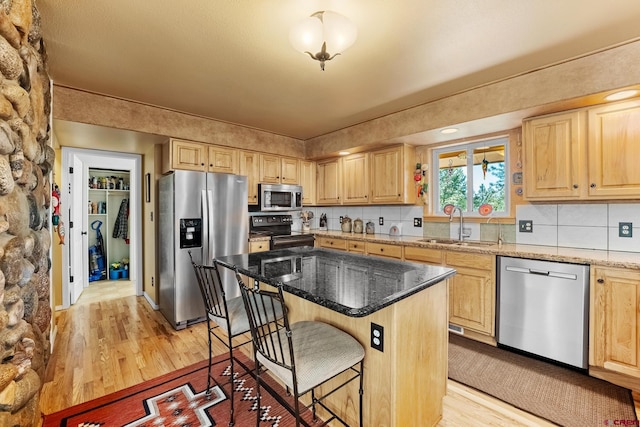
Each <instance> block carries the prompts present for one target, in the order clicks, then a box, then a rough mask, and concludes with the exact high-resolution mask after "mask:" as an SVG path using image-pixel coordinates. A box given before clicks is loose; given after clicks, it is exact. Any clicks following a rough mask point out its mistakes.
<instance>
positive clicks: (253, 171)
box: [239, 151, 260, 205]
mask: <svg viewBox="0 0 640 427" xmlns="http://www.w3.org/2000/svg"><path fill="white" fill-rule="evenodd" d="M259 158H260V155H259V154H258V153H256V152H254V151H240V165H239V171H240V172H239V174H240V175H245V176H246V177H247V183H248V184H249V194H248V202H249V204H250V205H257V204H258V178H259V173H260V159H259Z"/></svg>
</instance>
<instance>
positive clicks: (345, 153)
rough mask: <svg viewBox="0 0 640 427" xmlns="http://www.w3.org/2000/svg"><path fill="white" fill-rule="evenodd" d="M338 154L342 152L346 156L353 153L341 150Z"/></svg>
mask: <svg viewBox="0 0 640 427" xmlns="http://www.w3.org/2000/svg"><path fill="white" fill-rule="evenodd" d="M338 154H340V155H341V156H346V155H348V154H351V153H349V152H348V151H339V152H338Z"/></svg>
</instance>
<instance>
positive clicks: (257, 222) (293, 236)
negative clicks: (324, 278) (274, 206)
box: [249, 214, 315, 249]
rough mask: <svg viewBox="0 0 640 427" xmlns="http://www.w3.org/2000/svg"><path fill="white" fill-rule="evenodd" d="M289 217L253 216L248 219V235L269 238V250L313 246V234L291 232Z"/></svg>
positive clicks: (291, 218)
mask: <svg viewBox="0 0 640 427" xmlns="http://www.w3.org/2000/svg"><path fill="white" fill-rule="evenodd" d="M292 223H293V217H292V216H291V215H281V214H277V215H255V216H251V217H250V218H249V234H250V235H254V236H255V235H259V236H269V237H270V238H271V239H270V241H269V248H270V249H284V248H293V247H296V246H313V245H314V242H315V239H314V237H313V234H309V233H302V232H299V231H291V224H292Z"/></svg>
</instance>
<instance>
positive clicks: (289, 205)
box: [258, 184, 302, 212]
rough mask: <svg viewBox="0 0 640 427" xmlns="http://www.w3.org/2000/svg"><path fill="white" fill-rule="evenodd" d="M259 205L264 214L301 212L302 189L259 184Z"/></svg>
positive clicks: (297, 186) (283, 185) (290, 186)
mask: <svg viewBox="0 0 640 427" xmlns="http://www.w3.org/2000/svg"><path fill="white" fill-rule="evenodd" d="M258 205H259V206H260V210H261V211H262V212H277V211H299V210H301V209H302V187H301V186H299V185H286V184H258Z"/></svg>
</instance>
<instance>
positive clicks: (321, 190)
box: [303, 159, 342, 205]
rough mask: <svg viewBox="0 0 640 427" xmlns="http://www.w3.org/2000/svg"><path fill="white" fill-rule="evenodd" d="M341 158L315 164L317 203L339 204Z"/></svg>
mask: <svg viewBox="0 0 640 427" xmlns="http://www.w3.org/2000/svg"><path fill="white" fill-rule="evenodd" d="M341 165H342V159H331V160H323V161H321V162H318V163H317V164H316V170H317V174H318V179H317V181H316V183H317V187H316V191H317V201H318V204H319V205H322V204H330V205H339V204H340V203H341V200H340V179H341V177H342V171H341ZM303 191H304V190H303Z"/></svg>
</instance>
